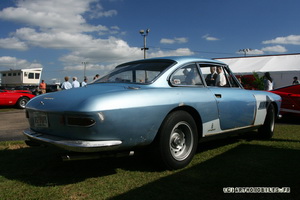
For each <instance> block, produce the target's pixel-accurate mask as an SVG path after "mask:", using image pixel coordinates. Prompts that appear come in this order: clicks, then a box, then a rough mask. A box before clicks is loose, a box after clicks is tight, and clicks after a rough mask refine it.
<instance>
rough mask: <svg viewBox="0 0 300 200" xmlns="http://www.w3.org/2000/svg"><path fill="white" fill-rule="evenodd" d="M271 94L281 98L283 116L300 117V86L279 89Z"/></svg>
mask: <svg viewBox="0 0 300 200" xmlns="http://www.w3.org/2000/svg"><path fill="white" fill-rule="evenodd" d="M270 92H272V93H274V94H278V95H280V96H281V98H282V104H281V108H280V113H281V114H282V115H296V116H300V84H298V85H290V86H287V87H282V88H278V89H275V90H272V91H270Z"/></svg>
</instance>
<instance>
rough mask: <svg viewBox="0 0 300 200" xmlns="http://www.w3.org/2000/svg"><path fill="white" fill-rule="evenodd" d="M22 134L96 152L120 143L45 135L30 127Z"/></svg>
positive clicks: (34, 138) (53, 143) (78, 149)
mask: <svg viewBox="0 0 300 200" xmlns="http://www.w3.org/2000/svg"><path fill="white" fill-rule="evenodd" d="M23 134H24V135H25V136H27V137H28V138H29V139H31V140H35V141H38V142H43V143H49V144H52V145H55V146H57V147H59V148H62V149H66V150H69V151H75V152H98V151H106V150H113V149H117V147H118V146H119V145H121V144H122V141H120V140H108V141H85V140H66V139H65V138H61V137H56V136H51V135H45V134H42V133H38V132H35V131H33V130H31V129H26V130H24V131H23Z"/></svg>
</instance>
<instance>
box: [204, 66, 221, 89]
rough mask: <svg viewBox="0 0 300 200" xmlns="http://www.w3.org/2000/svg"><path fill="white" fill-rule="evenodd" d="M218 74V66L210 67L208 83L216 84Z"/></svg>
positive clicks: (207, 77) (210, 84)
mask: <svg viewBox="0 0 300 200" xmlns="http://www.w3.org/2000/svg"><path fill="white" fill-rule="evenodd" d="M217 77H218V74H217V73H216V67H210V74H208V75H207V76H206V78H205V81H206V84H207V85H208V86H215V85H216V80H217Z"/></svg>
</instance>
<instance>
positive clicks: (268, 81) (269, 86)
mask: <svg viewBox="0 0 300 200" xmlns="http://www.w3.org/2000/svg"><path fill="white" fill-rule="evenodd" d="M273 85H274V83H273V79H272V77H271V75H270V73H269V72H266V73H265V75H264V89H265V90H266V91H269V90H273Z"/></svg>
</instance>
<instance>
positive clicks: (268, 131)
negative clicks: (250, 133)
mask: <svg viewBox="0 0 300 200" xmlns="http://www.w3.org/2000/svg"><path fill="white" fill-rule="evenodd" d="M274 128H275V108H274V105H273V104H270V105H269V107H268V110H267V116H266V118H265V122H264V124H263V125H262V126H261V127H260V128H259V129H258V133H259V137H260V138H261V139H270V138H272V136H273V134H274Z"/></svg>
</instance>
